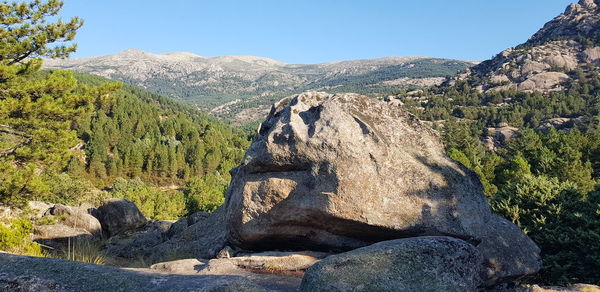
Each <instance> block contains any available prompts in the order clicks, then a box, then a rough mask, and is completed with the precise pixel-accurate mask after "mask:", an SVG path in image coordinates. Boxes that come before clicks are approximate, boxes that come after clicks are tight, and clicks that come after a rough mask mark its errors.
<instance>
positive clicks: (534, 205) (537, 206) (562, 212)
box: [490, 175, 600, 284]
mask: <svg viewBox="0 0 600 292" xmlns="http://www.w3.org/2000/svg"><path fill="white" fill-rule="evenodd" d="M490 204H491V206H492V209H493V210H494V211H495V212H498V213H499V214H501V215H503V216H504V217H506V218H508V219H509V220H512V221H513V222H514V223H516V224H518V225H519V226H520V227H521V228H522V229H523V230H524V231H525V232H526V233H527V235H529V237H531V239H533V241H534V242H535V243H537V245H538V246H539V247H540V249H541V256H542V259H543V267H542V270H541V271H540V273H539V277H540V279H539V281H540V282H542V283H551V284H554V283H561V284H565V283H581V282H583V283H596V284H597V283H600V274H598V272H597V268H598V263H599V262H600V244H599V243H600V232H599V231H600V192H598V191H596V192H591V193H589V194H587V195H583V194H582V193H580V192H579V191H578V190H577V189H576V185H575V184H574V183H561V182H559V180H558V179H556V178H548V177H545V176H533V175H525V176H524V177H521V178H515V180H514V181H513V182H511V183H508V184H507V185H505V186H504V187H503V188H501V189H500V191H499V192H498V193H496V194H495V195H494V196H493V197H492V198H491V200H490Z"/></svg>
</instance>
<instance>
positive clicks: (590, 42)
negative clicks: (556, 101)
mask: <svg viewBox="0 0 600 292" xmlns="http://www.w3.org/2000/svg"><path fill="white" fill-rule="evenodd" d="M599 3H600V2H598V0H581V1H580V2H579V3H578V4H572V5H570V6H569V7H568V8H567V9H566V11H565V12H564V13H563V14H561V15H559V16H558V17H556V18H554V19H553V20H552V21H550V22H548V23H547V24H546V25H544V27H543V28H542V29H540V30H539V31H538V32H537V33H536V34H535V35H533V36H532V37H531V38H530V39H529V40H528V41H527V42H526V43H524V44H523V45H520V46H517V47H516V48H514V49H508V50H505V51H504V52H502V53H500V54H498V55H497V56H496V57H494V58H493V59H491V60H488V61H485V62H482V63H481V64H479V65H477V66H475V67H473V68H472V69H471V73H470V74H467V75H466V76H464V77H473V76H476V77H478V78H479V79H480V81H478V82H477V83H476V84H475V85H476V86H479V88H480V89H482V90H506V89H512V90H519V91H541V92H549V91H558V90H562V89H564V85H565V84H566V83H568V82H569V81H572V80H574V79H576V78H577V76H572V74H571V75H570V74H566V73H569V71H571V70H574V69H582V70H583V72H584V73H588V71H589V68H590V67H591V68H593V67H594V66H596V67H597V66H600V8H599V7H600V5H599Z"/></svg>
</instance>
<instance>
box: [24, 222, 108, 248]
mask: <svg viewBox="0 0 600 292" xmlns="http://www.w3.org/2000/svg"><path fill="white" fill-rule="evenodd" d="M94 238H96V236H95V235H94V234H91V233H90V232H89V231H87V230H85V229H82V228H73V227H70V226H67V225H64V224H60V223H58V224H53V225H37V226H35V227H34V229H33V236H32V239H33V240H34V241H36V242H37V243H40V244H43V245H44V246H48V247H51V248H52V249H54V250H55V251H59V250H62V249H66V248H67V247H69V246H72V245H73V244H74V243H75V242H83V241H91V240H94Z"/></svg>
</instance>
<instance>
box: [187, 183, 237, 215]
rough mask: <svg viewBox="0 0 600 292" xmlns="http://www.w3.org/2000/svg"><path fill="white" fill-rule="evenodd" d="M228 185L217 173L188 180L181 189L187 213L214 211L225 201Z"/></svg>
mask: <svg viewBox="0 0 600 292" xmlns="http://www.w3.org/2000/svg"><path fill="white" fill-rule="evenodd" d="M228 184H229V183H228V181H227V180H226V179H225V178H223V177H222V176H221V175H220V174H218V173H214V174H207V175H205V176H204V177H201V178H192V179H190V180H188V181H187V182H186V183H185V186H184V188H183V194H184V197H185V208H186V211H187V213H188V214H192V213H195V212H198V211H206V212H213V211H214V210H216V209H217V208H218V207H219V206H221V205H222V204H223V202H224V201H225V191H226V190H227V186H228Z"/></svg>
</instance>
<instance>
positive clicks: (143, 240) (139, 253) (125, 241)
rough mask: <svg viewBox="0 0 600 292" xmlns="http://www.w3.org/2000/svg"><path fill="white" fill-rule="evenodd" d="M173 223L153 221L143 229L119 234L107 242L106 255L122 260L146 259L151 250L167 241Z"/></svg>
mask: <svg viewBox="0 0 600 292" xmlns="http://www.w3.org/2000/svg"><path fill="white" fill-rule="evenodd" d="M172 224H173V223H172V222H170V221H151V222H149V223H148V224H146V225H145V226H144V227H143V228H138V229H137V230H134V231H129V232H126V233H121V234H117V235H115V236H113V237H111V238H110V239H109V240H108V241H107V246H106V254H107V255H109V256H116V257H122V258H129V259H136V258H145V257H147V256H148V254H149V253H150V250H151V249H152V248H153V247H154V246H157V245H159V244H161V243H163V242H164V241H165V240H166V237H167V235H166V233H167V232H168V230H170V227H171V225H172Z"/></svg>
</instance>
